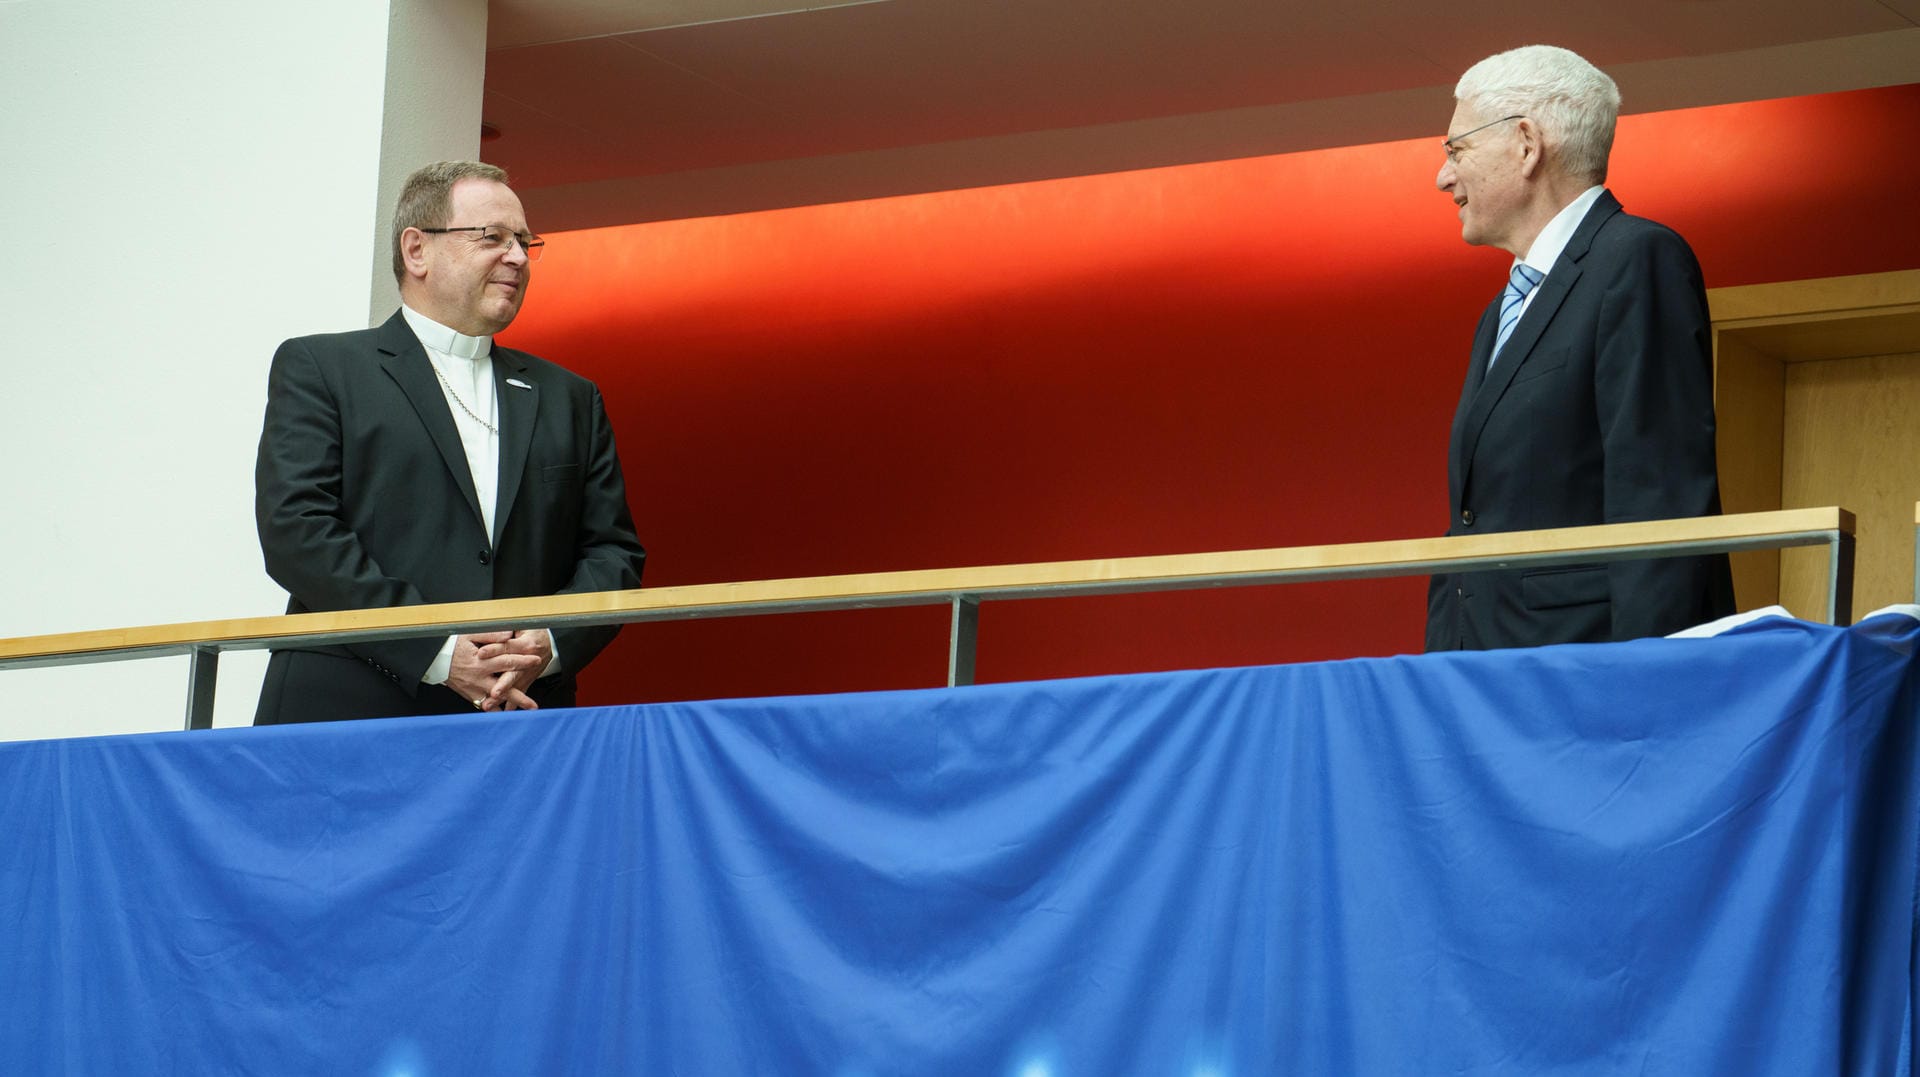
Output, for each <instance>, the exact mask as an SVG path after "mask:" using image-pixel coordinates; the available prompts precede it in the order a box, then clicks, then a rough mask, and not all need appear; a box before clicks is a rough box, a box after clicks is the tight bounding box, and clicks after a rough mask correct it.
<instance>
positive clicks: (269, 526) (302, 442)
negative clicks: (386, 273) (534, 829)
mask: <svg viewBox="0 0 1920 1077" xmlns="http://www.w3.org/2000/svg"><path fill="white" fill-rule="evenodd" d="M493 376H494V384H495V389H496V392H497V395H498V399H499V410H498V422H499V427H500V475H499V484H498V493H497V500H496V505H495V512H494V520H495V528H496V531H497V533H496V534H492V535H489V534H488V533H487V531H486V527H485V525H484V524H483V522H482V517H481V515H480V503H479V499H478V497H477V496H476V494H475V492H474V487H473V479H472V475H471V472H470V469H469V467H468V464H467V458H466V455H465V452H464V450H463V449H462V447H461V442H460V435H459V432H458V431H457V429H456V428H455V426H454V422H453V416H452V413H451V412H450V411H449V410H448V407H447V401H446V396H445V394H444V393H443V392H442V390H441V388H440V384H439V381H438V379H437V378H436V377H435V376H434V372H433V367H432V365H431V363H430V362H429V360H428V359H427V354H426V350H425V349H424V348H422V347H421V345H420V341H419V339H418V338H417V337H415V336H414V334H413V331H412V330H411V329H410V328H409V327H408V326H407V324H406V322H405V320H404V319H402V318H401V316H400V315H399V313H398V312H396V313H395V314H394V316H393V317H392V318H389V319H388V320H387V321H386V323H385V324H383V325H380V326H378V327H376V328H373V329H366V330H361V331H358V332H351V333H335V334H327V335H321V336H310V337H299V338H296V339H293V340H289V341H287V342H286V343H285V344H282V345H281V346H280V349H279V351H278V352H276V353H275V354H274V357H273V367H272V372H271V374H270V375H269V378H268V387H267V409H266V419H265V422H264V424H263V426H262V429H261V434H260V451H259V456H258V459H257V461H256V465H255V472H254V488H255V490H254V492H255V500H254V512H255V522H256V523H257V525H258V527H259V532H260V548H261V551H262V553H263V554H264V555H265V558H266V566H267V572H268V574H269V575H271V576H272V577H273V578H274V579H275V580H276V581H278V582H279V583H280V585H281V586H282V587H285V588H286V589H287V592H288V594H289V595H290V596H291V599H290V601H289V602H288V604H287V612H288V613H304V612H308V611H316V610H347V609H365V608H374V607H387V606H407V605H418V604H421V603H431V602H462V601H471V600H478V599H490V598H516V597H523V596H529V595H551V594H562V593H576V592H591V591H610V590H624V589H627V588H632V587H638V586H639V585H640V570H641V567H642V564H643V563H644V560H645V557H646V551H645V550H643V549H642V548H641V546H640V543H639V541H638V540H637V539H636V537H635V536H634V530H633V520H632V517H631V515H630V514H629V512H628V509H627V496H626V486H625V482H624V480H623V478H622V476H621V471H620V461H619V458H618V456H617V455H616V453H615V450H614V442H613V431H612V428H611V426H610V425H609V424H608V422H607V415H606V410H605V407H604V405H603V404H602V402H601V399H600V393H599V390H598V389H596V388H595V387H594V385H593V383H592V382H590V381H588V380H587V379H585V378H582V377H580V376H578V375H576V374H573V373H571V372H569V371H567V370H565V369H563V368H561V367H558V366H555V365H554V364H552V363H549V362H546V361H545V360H543V359H539V358H536V357H534V356H532V355H528V354H526V353H525V352H518V351H514V350H512V349H510V348H502V347H499V346H497V345H496V346H495V347H494V349H493ZM509 379H511V380H512V381H513V382H518V383H519V385H513V384H509ZM520 386H525V388H521V387H520ZM526 627H529V628H537V627H542V626H538V625H528V626H526ZM618 631H619V628H618V626H606V627H596V628H560V629H555V630H554V639H555V643H556V645H557V647H558V649H559V653H560V658H561V663H562V666H563V672H561V673H559V674H556V675H555V676H552V677H547V678H542V679H541V680H539V681H537V682H536V683H535V684H534V686H533V689H532V690H531V691H530V693H529V694H531V695H532V696H533V697H534V698H535V699H536V700H537V701H539V702H540V703H541V704H542V705H543V706H549V705H562V706H564V705H570V704H571V703H572V701H573V694H574V680H573V674H574V673H577V672H578V671H579V670H580V669H581V667H583V666H585V665H586V664H587V663H588V662H589V661H591V660H592V659H593V657H594V656H595V655H596V654H598V653H599V652H600V650H601V649H602V648H603V647H605V646H606V645H607V643H608V641H610V640H611V639H612V638H613V636H614V635H615V633H617V632H618ZM444 641H445V637H444V636H437V637H420V638H413V639H400V640H391V641H384V642H374V643H355V644H350V645H347V646H344V647H316V648H301V649H291V650H282V651H276V652H275V653H274V655H273V657H272V659H271V660H270V661H269V664H268V672H267V682H266V684H265V686H264V687H263V690H262V692H261V699H260V707H259V710H258V711H257V712H256V714H255V716H254V721H255V723H256V724H271V723H276V722H292V721H315V720H323V719H332V718H360V717H381V716H387V715H394V714H417V713H433V712H445V711H451V710H457V709H460V708H463V707H464V708H468V709H471V707H472V704H471V703H470V702H467V701H464V700H461V699H459V698H458V697H457V696H456V695H455V694H454V693H453V692H452V691H450V690H448V689H446V688H444V687H439V686H428V685H422V684H421V683H420V677H421V675H422V674H423V673H425V672H426V670H427V667H428V666H429V665H430V664H431V663H432V661H433V659H434V657H435V655H436V654H437V653H438V652H439V649H440V646H441V644H442V643H443V642H444Z"/></svg>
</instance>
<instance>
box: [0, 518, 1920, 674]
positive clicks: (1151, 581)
mask: <svg viewBox="0 0 1920 1077" xmlns="http://www.w3.org/2000/svg"><path fill="white" fill-rule="evenodd" d="M1916 521H1917V522H1920V506H1916ZM1853 528H1854V520H1853V514H1852V513H1850V512H1848V511H1847V510H1845V509H1842V508H1838V507H1825V508H1810V509H1786V510H1780V511H1775V512H1754V513H1743V514H1740V515H1733V516H1708V517H1698V518H1693V519H1681V520H1652V521H1645V522H1639V523H1623V524H1603V525H1598V526H1593V527H1569V528H1556V529H1552V530H1543V531H1509V532H1503V533H1499V534H1487V535H1464V536H1455V537H1449V538H1428V539H1401V540H1393V541H1385V542H1356V543H1343V544H1339V545H1330V546H1292V547H1282V548H1276V549H1262V550H1235V551H1227V552H1220V553H1196V554H1169V555H1159V556H1147V557H1125V558H1103V559H1095V560H1086V561H1050V562H1039V563H1032V564H1012V565H987V566H978V567H972V568H954V569H922V570H912V571H904V572H874V573H861V574H855V575H844V576H810V577H802V578H795V579H779V580H759V581H754V582H748V583H712V584H694V585H689V586H681V587H657V588H650V589H645V590H631V591H605V592H599V593H595V594H580V595H553V596H547V597H537V598H512V599H495V600H491V601H481V602H449V603H443V604H437V605H423V606H399V607H392V608H386V609H371V610H350V611H345V612H338V613H305V614H292V615H281V616H273V617H246V618H233V619H227V620H215V621H191V622H186V623H183V624H168V625H151V626H145V627H135V628H113V629H101V630H97V631H88V632H67V633H57V634H53V635H43V636H20V637H15V638H11V639H0V668H9V667H12V668H20V667H27V666H48V665H65V664H71V663H79V662H99V661H114V660H118V659H129V658H146V657H157V656H164V655H180V654H192V653H195V652H204V651H208V650H212V651H230V650H258V649H264V648H268V647H277V646H289V645H296V644H313V643H342V642H354V641H358V640H366V639H393V638H401V637H406V636H422V635H447V634H451V633H454V632H475V631H482V630H485V629H490V628H508V627H515V626H525V625H529V624H538V625H562V624H585V623H599V624H611V623H630V622H640V621H656V620H672V619H683V618H694V617H711V616H749V615H754V614H766V613H785V612H795V611H800V610H818V609H857V608H867V607H881V606H908V605H938V604H942V603H947V602H961V601H965V602H972V603H977V602H978V601H980V600H983V599H997V600H998V599H1016V598H1038V597H1044V596H1049V595H1053V596H1059V595H1069V594H1080V595H1084V594H1114V593H1120V592H1127V591H1154V590H1180V589H1186V588H1195V587H1209V586H1228V585H1235V584H1259V583H1277V582H1287V581H1292V582H1306V581H1312V580H1330V579H1358V578H1367V577H1380V576H1410V575H1421V574H1425V573H1429V572H1436V571H1451V570H1454V569H1459V568H1498V567H1503V566H1507V565H1519V564H1532V563H1540V562H1551V561H1560V562H1572V561H1606V560H1621V559H1627V558H1641V557H1659V556H1669V555H1673V554H1682V553H1690V552H1706V551H1718V550H1736V549H1774V548H1781V547H1787V546H1811V545H1818V544H1821V543H1829V542H1834V541H1835V540H1836V538H1837V537H1838V536H1845V537H1847V538H1849V539H1850V538H1851V536H1852V533H1853Z"/></svg>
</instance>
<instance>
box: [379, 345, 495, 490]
mask: <svg viewBox="0 0 1920 1077" xmlns="http://www.w3.org/2000/svg"><path fill="white" fill-rule="evenodd" d="M376 341H377V343H376V346H377V347H378V348H379V349H380V361H381V363H382V365H384V366H385V367H386V370H387V374H388V375H389V376H391V377H392V378H393V380H394V381H395V382H396V383H398V384H399V386H400V391H401V392H402V393H404V394H406V397H407V401H408V402H409V403H411V404H412V405H413V411H414V414H415V415H417V416H419V418H420V425H421V426H423V427H425V428H426V431H427V437H428V438H429V439H430V440H431V441H432V442H433V447H434V448H435V449H437V450H438V451H439V453H440V460H441V462H442V463H444V464H446V466H447V472H448V473H449V474H450V475H451V476H452V478H453V481H454V484H455V485H456V486H458V487H459V488H460V493H461V494H462V496H464V497H465V498H466V499H467V507H468V508H469V509H472V510H473V518H474V519H475V520H483V519H485V517H483V516H481V515H480V497H479V495H478V494H476V493H475V492H474V489H473V474H472V473H471V471H470V470H469V469H468V467H467V452H466V449H465V448H463V447H462V446H461V444H460V432H459V431H458V430H456V429H454V426H453V413H452V412H450V411H448V410H447V395H446V393H445V392H443V391H442V390H441V388H440V379H439V378H437V377H435V376H434V374H433V364H432V362H430V361H429V360H428V359H427V350H426V349H425V348H423V347H421V346H420V338H419V337H416V336H414V335H413V330H412V329H411V328H409V327H408V326H407V322H406V319H404V318H402V317H401V316H400V314H399V313H398V312H395V313H394V316H393V317H391V318H388V319H387V321H386V324H384V325H382V326H381V327H380V332H379V336H378V337H377V338H376Z"/></svg>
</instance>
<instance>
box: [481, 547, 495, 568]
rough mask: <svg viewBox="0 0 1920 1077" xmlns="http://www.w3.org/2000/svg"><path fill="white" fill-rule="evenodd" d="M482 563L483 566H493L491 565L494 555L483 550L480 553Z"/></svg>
mask: <svg viewBox="0 0 1920 1077" xmlns="http://www.w3.org/2000/svg"><path fill="white" fill-rule="evenodd" d="M480 563H481V564H483V565H491V564H493V554H492V553H491V552H489V551H487V550H481V551H480Z"/></svg>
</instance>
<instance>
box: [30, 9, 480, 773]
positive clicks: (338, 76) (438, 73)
mask: <svg viewBox="0 0 1920 1077" xmlns="http://www.w3.org/2000/svg"><path fill="white" fill-rule="evenodd" d="M485 26H486V5H485V0H391V2H389V0H297V2H286V3H271V4H261V3H257V2H255V0H197V2H195V3H192V4H160V3H155V2H153V0H11V2H0V102H5V104H4V106H0V176H3V177H4V180H0V190H4V193H5V196H6V205H7V208H8V209H9V211H10V213H9V221H10V222H11V224H12V227H11V229H10V233H11V235H10V237H9V238H10V239H11V243H10V244H9V248H10V250H9V254H10V255H11V258H10V259H9V261H10V263H11V264H10V266H9V272H7V274H6V279H7V284H6V288H5V295H6V300H5V302H4V303H0V311H3V312H4V314H3V315H0V636H20V635H37V634H41V633H48V632H65V631H80V630H85V629H94V628H111V627H119V626H128V625H143V624H156V623H169V622H177V621H196V620H207V619H215V618H223V617H241V616H256V615H262V614H272V613H278V612H280V611H281V610H282V609H283V608H284V603H285V601H286V596H285V594H284V593H283V592H281V591H280V589H279V588H278V587H277V586H275V585H274V584H273V582H272V581H271V580H269V579H268V578H267V576H266V573H265V571H264V569H263V568H262V566H261V560H260V552H259V545H258V542H257V540H256V538H255V535H254V527H253V456H254V448H255V445H256V443H257V441H258V438H259V427H260V415H261V409H262V407H263V406H264V403H265V389H266V371H267V362H268V359H269V358H270V357H271V356H272V354H273V350H274V348H275V346H276V345H277V344H278V343H279V342H280V341H281V340H282V339H284V338H286V337H289V336H293V335H297V334H301V333H313V332H322V331H332V330H341V329H352V328H357V327H359V326H362V325H365V324H367V320H368V314H369V310H370V309H374V308H377V307H382V306H384V308H385V310H388V311H390V310H391V309H392V301H387V302H384V303H382V302H381V301H379V300H376V299H374V295H375V291H376V289H377V288H379V287H385V288H387V289H391V288H392V277H391V275H390V271H389V270H388V268H387V264H386V254H385V248H386V242H387V240H386V238H385V233H386V226H385V224H384V220H385V218H386V217H387V215H388V214H389V213H390V212H391V194H390V193H389V188H392V189H397V187H398V182H399V176H401V175H404V173H405V171H406V170H407V169H408V168H410V167H412V166H413V165H415V164H418V163H421V162H424V161H427V160H434V159H438V158H441V157H449V156H472V155H473V154H474V153H475V152H476V151H477V148H478V127H479V122H478V119H479V106H480V91H479V86H480V79H481V75H482V72H483V70H484V62H485V57H484V43H485ZM390 29H391V33H390ZM396 87H398V88H400V90H401V91H403V92H404V96H402V94H401V93H400V92H396V91H395V88H396ZM390 174H391V177H392V178H391V179H390V178H389V175H390ZM369 267H374V269H375V270H376V271H377V272H373V273H370V269H369ZM264 665H265V660H264V656H262V655H259V654H255V653H247V654H233V655H227V656H224V657H223V658H222V660H221V663H220V670H221V677H220V680H221V690H220V694H219V696H218V707H217V712H216V717H215V720H216V724H219V725H244V724H246V723H247V722H249V721H250V720H251V717H252V712H253V704H254V699H255V696H256V694H257V693H258V690H259V683H260V674H261V670H262V669H263V668H264ZM185 698H186V660H185V659H157V660H150V661H142V662H130V663H111V664H104V665H89V666H73V667H63V668H58V669H47V670H0V739H19V738H29V737H51V736H68V735H84V734H97V733H115V732H133V731H145V730H166V729H177V728H179V726H180V724H181V721H182V712H183V709H184V706H185Z"/></svg>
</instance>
